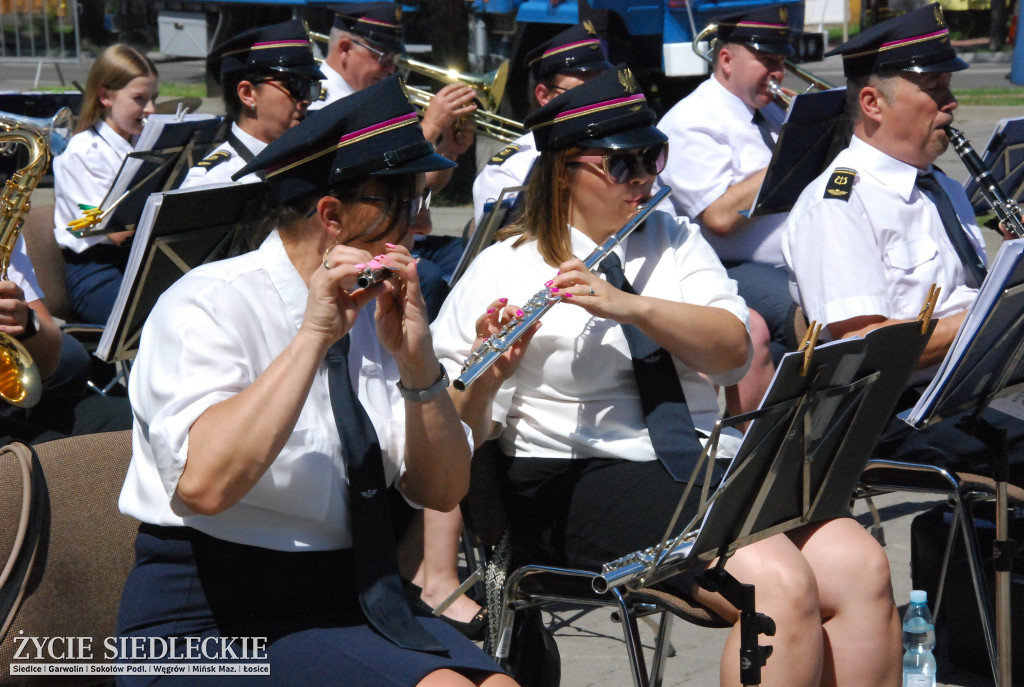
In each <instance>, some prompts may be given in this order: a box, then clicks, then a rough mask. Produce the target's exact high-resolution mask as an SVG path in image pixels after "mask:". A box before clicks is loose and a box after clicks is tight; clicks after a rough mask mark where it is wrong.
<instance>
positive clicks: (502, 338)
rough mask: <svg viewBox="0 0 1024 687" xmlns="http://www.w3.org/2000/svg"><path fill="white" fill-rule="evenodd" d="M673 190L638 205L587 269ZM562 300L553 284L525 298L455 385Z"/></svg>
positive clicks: (471, 377) (462, 385) (461, 386)
mask: <svg viewBox="0 0 1024 687" xmlns="http://www.w3.org/2000/svg"><path fill="white" fill-rule="evenodd" d="M670 193H672V189H670V188H669V187H668V186H664V187H662V188H661V189H660V190H659V191H658V192H657V193H655V194H654V196H653V197H652V198H651V199H650V200H649V201H647V202H646V203H644V204H643V205H639V206H637V209H636V213H635V214H634V215H633V217H632V218H631V219H630V220H629V222H627V223H626V224H625V225H624V226H623V227H622V228H621V229H619V230H618V231H617V232H615V233H614V234H612V235H611V236H609V237H608V238H607V239H605V242H604V243H602V244H601V245H600V246H598V247H597V248H595V249H594V250H593V251H592V252H591V253H590V255H588V256H587V258H586V259H585V260H584V261H583V265H584V266H585V267H586V268H587V269H588V270H589V269H593V267H594V266H595V265H596V264H597V263H599V262H601V260H603V259H604V258H605V257H606V256H607V255H608V254H609V253H611V252H612V249H613V248H615V246H617V245H618V244H619V243H621V242H622V240H623V239H625V238H626V237H627V236H629V235H630V234H631V233H632V232H633V230H634V229H636V228H637V227H638V226H640V224H641V223H643V221H644V220H645V219H647V216H648V215H650V214H651V213H652V212H654V209H655V208H656V207H657V206H658V204H659V203H661V201H663V200H665V198H667V197H668V195H669V194H670ZM560 300H562V297H561V296H560V295H559V294H557V293H552V291H551V287H545V288H543V289H541V290H540V291H538V292H537V293H535V294H533V296H532V297H531V298H530V300H529V301H527V302H526V305H524V306H523V307H522V311H523V315H522V316H516V317H513V318H512V319H511V320H509V321H508V322H507V323H506V324H505V326H504V327H503V328H502V329H501V331H499V332H497V333H496V334H492V335H491V336H489V337H487V339H485V340H484V341H483V343H481V344H480V346H478V347H477V349H476V350H475V351H473V352H472V353H470V355H469V357H468V358H466V362H465V363H463V365H462V374H461V375H459V377H458V378H457V379H456V380H455V381H454V382H452V386H454V387H455V388H456V389H458V390H459V391H465V390H466V387H468V386H469V385H470V384H472V383H473V382H475V381H476V379H477V378H478V377H479V376H480V375H481V374H483V373H484V371H485V370H487V368H489V367H490V366H491V365H493V364H494V363H495V362H496V361H497V360H498V358H500V357H501V355H502V354H503V353H504V352H505V351H507V350H508V348H509V346H511V345H512V344H514V343H515V342H516V341H518V340H519V338H520V337H521V336H522V335H523V334H525V333H526V330H527V329H529V328H530V327H531V326H532V325H533V323H534V322H536V321H537V320H539V319H540V318H541V317H542V316H543V315H544V313H546V312H547V311H548V310H550V309H551V306H553V305H554V304H555V303H558V302H559V301H560Z"/></svg>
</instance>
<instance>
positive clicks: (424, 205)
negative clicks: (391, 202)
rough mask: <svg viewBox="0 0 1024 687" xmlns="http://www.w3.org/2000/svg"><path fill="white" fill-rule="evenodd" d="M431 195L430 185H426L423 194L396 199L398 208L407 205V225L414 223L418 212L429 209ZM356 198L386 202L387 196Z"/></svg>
mask: <svg viewBox="0 0 1024 687" xmlns="http://www.w3.org/2000/svg"><path fill="white" fill-rule="evenodd" d="M431 195H432V192H431V190H430V187H429V186H428V187H427V188H425V189H423V195H420V196H416V197H415V198H409V199H406V200H400V201H398V207H400V208H401V207H406V206H408V207H409V214H408V216H407V217H406V221H408V223H409V226H412V225H413V224H416V219H417V218H418V217H419V216H420V212H422V211H423V210H429V209H430V196H431ZM358 200H360V201H362V202H364V203H386V202H388V199H387V198H383V197H381V196H359V197H358Z"/></svg>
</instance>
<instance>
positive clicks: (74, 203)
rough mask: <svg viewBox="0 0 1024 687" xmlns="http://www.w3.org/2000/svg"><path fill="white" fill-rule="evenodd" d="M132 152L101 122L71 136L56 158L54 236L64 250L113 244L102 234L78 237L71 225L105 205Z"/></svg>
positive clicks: (118, 136) (54, 173) (54, 163)
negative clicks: (108, 194) (119, 173)
mask: <svg viewBox="0 0 1024 687" xmlns="http://www.w3.org/2000/svg"><path fill="white" fill-rule="evenodd" d="M130 152H132V144H131V143H129V142H128V141H126V140H124V139H123V138H121V136H120V135H119V134H118V133H117V132H115V131H114V130H113V129H111V128H110V127H109V126H108V125H107V124H106V122H104V121H102V120H100V121H99V122H97V123H96V124H95V125H94V126H92V127H90V128H88V129H86V130H85V131H82V132H79V133H77V134H75V135H74V136H72V137H71V140H70V141H68V146H67V148H65V149H64V152H63V153H61V154H60V155H58V156H57V157H55V158H54V159H53V187H54V208H53V225H54V227H53V233H54V234H55V235H56V237H57V243H59V244H60V245H61V247H63V248H70V249H71V250H73V251H74V252H76V253H81V252H83V251H84V250H85V249H87V248H91V247H92V246H94V245H96V244H97V243H107V244H111V245H113V242H112V241H111V240H110V239H109V238H107V237H106V236H103V235H99V236H89V237H87V238H76V237H75V236H74V234H72V233H70V232H69V231H68V224H69V223H70V222H71V221H72V220H75V219H79V218H80V217H81V216H82V215H83V213H84V212H85V209H86V208H93V207H98V206H99V204H100V203H101V202H103V198H104V197H105V196H106V195H107V191H109V190H110V187H111V186H112V185H113V183H114V179H115V178H116V177H117V172H118V170H119V169H121V163H122V162H123V161H124V159H125V157H126V156H127V155H128V153H130Z"/></svg>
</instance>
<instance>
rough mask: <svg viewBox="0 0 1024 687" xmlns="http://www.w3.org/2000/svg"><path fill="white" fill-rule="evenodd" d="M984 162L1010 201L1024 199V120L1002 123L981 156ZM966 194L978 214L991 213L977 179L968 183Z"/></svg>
mask: <svg viewBox="0 0 1024 687" xmlns="http://www.w3.org/2000/svg"><path fill="white" fill-rule="evenodd" d="M981 161H982V163H983V164H984V165H985V167H986V168H988V169H989V170H990V171H991V173H992V180H993V181H995V182H996V183H997V184H999V188H1001V189H1002V190H1003V193H1005V194H1006V197H1007V198H1009V199H1010V200H1016V201H1021V200H1022V199H1024V117H1014V118H1010V119H1000V120H999V122H998V123H997V124H996V128H995V129H994V130H993V131H992V136H991V137H989V140H988V145H987V146H985V151H984V152H983V153H982V154H981ZM966 191H967V197H968V198H970V199H971V205H972V206H973V207H974V212H975V213H976V214H979V215H984V214H988V213H989V212H991V210H992V208H991V206H990V205H989V202H988V201H987V200H985V197H984V196H983V195H982V194H981V187H980V186H979V185H978V182H977V181H975V180H974V179H973V178H972V179H971V180H969V181H968V182H967V186H966Z"/></svg>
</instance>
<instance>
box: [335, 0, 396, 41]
mask: <svg viewBox="0 0 1024 687" xmlns="http://www.w3.org/2000/svg"><path fill="white" fill-rule="evenodd" d="M331 10H332V11H333V12H334V28H336V29H341V30H342V31H347V32H349V33H354V34H356V35H358V36H362V37H363V38H365V39H366V40H368V41H370V42H372V43H373V44H374V45H375V46H376V47H379V48H382V49H383V50H385V51H387V52H393V53H402V52H405V43H403V42H402V6H401V5H399V4H397V3H394V2H353V3H348V4H344V5H331Z"/></svg>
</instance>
